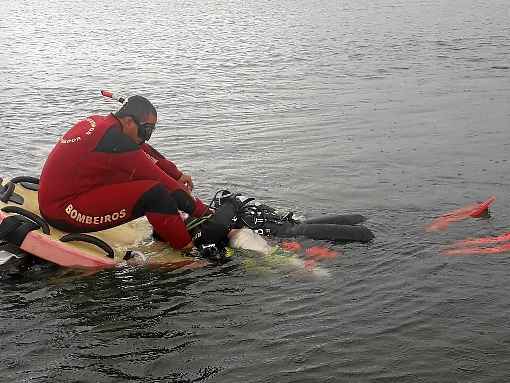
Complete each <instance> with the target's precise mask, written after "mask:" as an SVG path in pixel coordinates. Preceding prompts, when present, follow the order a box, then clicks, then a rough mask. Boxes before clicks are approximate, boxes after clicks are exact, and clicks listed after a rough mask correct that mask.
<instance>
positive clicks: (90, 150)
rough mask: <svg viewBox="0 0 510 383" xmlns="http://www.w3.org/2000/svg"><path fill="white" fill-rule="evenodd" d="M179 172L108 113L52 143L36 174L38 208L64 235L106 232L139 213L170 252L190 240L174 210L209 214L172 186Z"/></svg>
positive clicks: (175, 184)
mask: <svg viewBox="0 0 510 383" xmlns="http://www.w3.org/2000/svg"><path fill="white" fill-rule="evenodd" d="M181 174H182V173H181V172H180V171H179V169H178V168H177V167H176V166H175V165H174V164H173V163H172V162H170V161H168V160H167V159H165V158H164V157H163V156H162V155H161V154H159V153H158V152H157V151H156V150H155V149H153V148H152V147H151V146H149V145H148V144H142V145H137V144H136V143H135V142H133V141H132V140H131V139H130V138H129V137H128V136H126V135H125V134H123V133H122V131H121V126H120V122H119V120H117V118H116V117H115V116H113V115H108V116H106V117H105V116H91V117H89V118H87V119H85V120H83V121H80V122H78V123H77V124H76V125H75V126H74V127H73V128H72V129H71V130H69V131H68V132H67V133H66V134H65V135H64V136H63V137H62V138H61V139H60V140H59V142H58V143H57V145H56V146H55V147H54V148H53V150H52V152H51V153H50V155H49V157H48V159H47V161H46V163H45V165H44V168H43V170H42V173H41V180H40V189H39V209H40V211H41V214H42V215H43V216H44V217H45V218H46V219H47V220H48V221H49V222H50V223H51V224H52V225H53V226H55V227H57V228H59V229H62V230H65V231H69V232H90V231H99V230H104V229H108V228H111V227H114V226H118V225H120V224H122V223H125V222H128V221H130V220H132V219H135V218H138V217H140V216H142V215H145V216H146V217H147V219H148V220H149V222H150V223H151V224H152V226H153V227H154V229H155V230H156V232H157V233H158V234H159V235H160V236H161V237H162V238H163V239H164V240H166V241H167V242H169V243H170V245H171V246H172V247H174V248H176V249H180V248H182V247H184V246H185V245H186V244H188V243H189V242H190V241H191V238H190V235H189V233H188V232H187V230H186V226H185V224H184V222H183V220H182V218H181V216H180V214H179V211H183V212H186V213H188V214H190V215H191V216H194V217H199V216H202V215H204V214H205V213H207V212H208V211H209V210H208V208H207V206H206V205H204V204H203V203H202V202H201V201H200V200H199V199H196V198H193V197H191V196H190V195H189V194H188V193H187V191H186V190H185V189H184V188H183V186H182V185H181V184H180V183H178V182H177V179H178V178H179V177H180V176H181Z"/></svg>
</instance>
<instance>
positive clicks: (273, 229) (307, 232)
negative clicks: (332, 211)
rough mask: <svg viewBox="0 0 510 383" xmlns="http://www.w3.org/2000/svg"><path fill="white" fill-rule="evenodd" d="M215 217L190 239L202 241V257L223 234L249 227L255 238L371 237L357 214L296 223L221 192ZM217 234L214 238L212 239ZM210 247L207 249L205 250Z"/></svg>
mask: <svg viewBox="0 0 510 383" xmlns="http://www.w3.org/2000/svg"><path fill="white" fill-rule="evenodd" d="M209 207H210V208H212V209H213V210H214V211H215V213H214V215H213V216H212V217H210V218H209V219H207V220H203V219H202V222H200V223H198V224H196V225H194V224H193V222H189V223H188V227H189V226H194V229H192V230H191V232H192V236H193V237H194V238H195V237H196V236H197V235H198V236H202V237H204V236H205V235H204V234H202V231H203V233H207V234H208V236H211V234H212V237H210V238H207V239H206V238H202V243H204V244H206V247H204V246H202V247H199V251H200V252H201V253H208V252H209V251H208V250H207V249H209V250H210V251H212V252H214V251H217V250H218V249H221V248H222V247H225V246H226V245H227V243H228V239H227V238H226V237H224V238H222V235H223V236H224V234H222V233H225V232H230V231H231V230H233V229H241V228H243V227H248V228H250V229H252V230H254V231H255V232H257V233H258V234H261V235H267V236H274V237H280V238H288V237H299V236H302V237H306V238H309V239H317V240H328V241H333V242H369V241H370V240H372V239H373V238H374V234H373V233H372V231H371V230H370V229H368V228H367V227H365V226H363V225H360V223H362V222H364V221H365V217H363V216H362V215H360V214H346V215H326V216H323V217H319V218H315V219H309V220H304V221H298V220H296V219H294V218H293V213H292V212H291V213H288V214H284V215H282V214H279V213H278V212H277V211H276V210H275V209H273V208H272V207H270V206H268V205H264V204H258V203H254V198H246V197H243V196H242V195H240V194H233V193H231V192H229V191H228V190H220V191H218V192H217V193H216V195H215V196H214V198H213V200H212V202H211V204H210V205H209ZM195 222H196V220H195ZM214 233H217V235H214ZM207 246H209V247H207Z"/></svg>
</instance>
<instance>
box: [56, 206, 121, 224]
mask: <svg viewBox="0 0 510 383" xmlns="http://www.w3.org/2000/svg"><path fill="white" fill-rule="evenodd" d="M66 213H67V215H68V216H69V217H71V219H73V220H75V221H76V222H79V223H84V224H86V225H101V224H103V223H105V224H106V223H114V222H115V221H118V220H119V219H122V218H124V217H125V216H126V215H127V213H126V209H122V210H120V211H116V212H114V213H112V214H106V215H100V216H94V217H92V216H90V215H86V214H82V213H80V212H79V211H78V210H76V209H75V208H74V207H73V205H71V204H69V205H67V206H66Z"/></svg>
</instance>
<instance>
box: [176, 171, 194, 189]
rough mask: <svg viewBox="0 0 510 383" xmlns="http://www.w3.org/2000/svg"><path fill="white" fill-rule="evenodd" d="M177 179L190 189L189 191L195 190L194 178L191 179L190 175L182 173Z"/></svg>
mask: <svg viewBox="0 0 510 383" xmlns="http://www.w3.org/2000/svg"><path fill="white" fill-rule="evenodd" d="M177 181H178V182H180V183H181V184H182V185H183V186H184V187H185V188H186V189H188V191H190V192H191V191H192V190H193V180H192V179H191V176H190V175H187V174H185V173H182V175H181V176H180V177H179V179H178V180H177Z"/></svg>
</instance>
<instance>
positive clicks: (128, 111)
mask: <svg viewBox="0 0 510 383" xmlns="http://www.w3.org/2000/svg"><path fill="white" fill-rule="evenodd" d="M151 114H152V115H154V116H156V117H157V116H158V113H157V112H156V108H155V107H154V105H152V104H151V102H150V101H149V100H147V99H146V98H145V97H142V96H131V97H129V98H128V100H127V101H126V102H125V103H124V105H122V107H121V108H120V109H119V110H118V111H117V113H115V116H116V117H119V118H121V117H127V116H132V117H134V118H135V119H136V120H137V121H138V122H143V121H145V120H146V119H147V116H149V115H151Z"/></svg>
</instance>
